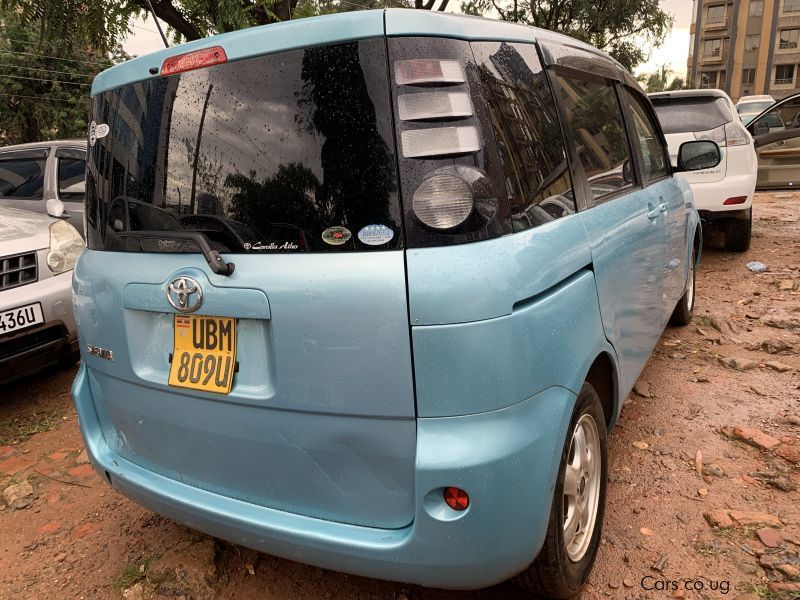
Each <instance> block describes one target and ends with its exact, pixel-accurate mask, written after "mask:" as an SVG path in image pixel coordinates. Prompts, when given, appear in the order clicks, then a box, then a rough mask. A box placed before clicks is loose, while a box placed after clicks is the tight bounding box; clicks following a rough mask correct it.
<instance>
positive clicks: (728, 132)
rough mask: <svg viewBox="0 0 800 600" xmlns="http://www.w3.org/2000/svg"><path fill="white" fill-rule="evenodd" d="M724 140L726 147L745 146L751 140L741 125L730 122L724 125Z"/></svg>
mask: <svg viewBox="0 0 800 600" xmlns="http://www.w3.org/2000/svg"><path fill="white" fill-rule="evenodd" d="M725 140H726V141H727V143H728V146H747V145H748V144H749V143H750V140H751V138H750V134H749V133H747V130H746V129H745V128H744V127H742V124H741V123H736V122H730V123H728V124H727V125H725Z"/></svg>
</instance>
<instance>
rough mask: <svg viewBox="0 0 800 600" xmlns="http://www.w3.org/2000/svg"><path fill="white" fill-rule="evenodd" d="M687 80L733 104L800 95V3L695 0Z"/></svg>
mask: <svg viewBox="0 0 800 600" xmlns="http://www.w3.org/2000/svg"><path fill="white" fill-rule="evenodd" d="M692 15H693V19H694V22H693V23H692V25H691V35H690V41H689V61H688V64H687V67H688V69H687V74H688V77H687V81H688V83H689V85H690V86H691V87H695V88H720V89H723V90H725V91H726V92H727V93H728V94H729V95H730V96H731V98H733V100H734V101H736V100H738V99H739V98H740V97H742V96H747V95H751V94H771V95H772V96H773V97H774V98H776V99H779V98H784V97H786V96H788V95H790V94H793V93H796V92H800V76H799V75H798V70H800V47H798V42H799V41H800V0H694V3H693V10H692Z"/></svg>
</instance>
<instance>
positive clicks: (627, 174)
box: [622, 160, 633, 183]
mask: <svg viewBox="0 0 800 600" xmlns="http://www.w3.org/2000/svg"><path fill="white" fill-rule="evenodd" d="M622 180H623V181H624V182H625V183H633V168H632V167H631V161H630V160H626V161H625V162H624V163H622Z"/></svg>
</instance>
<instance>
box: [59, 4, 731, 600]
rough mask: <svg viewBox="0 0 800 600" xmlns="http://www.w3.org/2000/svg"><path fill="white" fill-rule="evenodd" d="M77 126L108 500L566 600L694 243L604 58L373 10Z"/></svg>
mask: <svg viewBox="0 0 800 600" xmlns="http://www.w3.org/2000/svg"><path fill="white" fill-rule="evenodd" d="M91 118H92V124H91V128H90V131H89V155H88V166H87V182H86V193H87V203H86V223H87V243H88V248H89V249H88V250H87V251H86V252H85V253H84V254H83V255H82V257H81V258H80V260H79V263H78V265H77V268H76V270H75V275H74V292H75V311H76V315H77V318H78V321H79V335H80V342H81V352H82V364H81V368H80V371H79V373H78V376H77V379H76V380H75V383H74V386H73V395H74V399H75V404H76V406H77V410H78V414H79V417H80V424H81V429H82V431H83V436H84V440H85V443H86V447H87V448H88V451H89V455H90V457H91V460H92V463H93V464H94V466H95V468H96V469H97V470H98V472H99V473H101V474H102V475H103V477H104V478H105V479H106V480H107V481H108V483H109V484H110V485H111V486H112V487H114V489H116V490H118V491H119V492H121V493H123V494H125V495H126V496H128V497H129V498H131V499H133V500H134V501H136V502H138V503H140V504H142V505H143V506H146V507H148V508H150V509H152V510H154V511H156V512H158V513H161V514H162V515H166V516H168V517H170V518H172V519H175V520H176V521H179V522H181V523H184V524H186V525H188V526H189V527H193V528H195V529H198V530H201V531H205V532H207V533H209V534H211V535H214V536H218V537H220V538H224V539H226V540H230V541H231V542H234V543H237V544H241V545H244V546H248V547H250V548H254V549H257V550H261V551H264V552H268V553H270V554H274V555H277V556H282V557H286V558H289V559H293V560H297V561H302V562H306V563H311V564H314V565H319V566H322V567H327V568H331V569H336V570H340V571H345V572H349V573H356V574H360V575H365V576H370V577H378V578H383V579H391V580H398V581H404V582H412V583H418V584H422V585H425V586H433V587H445V588H477V587H483V586H488V585H491V584H494V583H496V582H500V581H503V580H506V579H509V578H512V577H515V576H517V581H519V582H520V583H521V584H522V585H523V586H525V587H527V588H529V589H531V590H535V591H538V592H539V593H543V594H545V595H547V596H550V597H554V598H566V597H570V596H572V595H574V594H575V593H577V591H578V590H579V589H580V586H581V584H582V583H583V582H584V581H585V579H586V577H587V576H588V573H589V571H590V569H591V567H592V564H593V562H594V558H595V554H596V552H597V547H598V543H599V539H600V530H601V525H602V519H603V509H604V503H605V487H606V471H607V462H606V432H607V431H608V429H610V427H611V426H612V425H613V424H614V422H615V421H616V419H617V417H618V415H619V412H620V408H621V406H622V402H623V399H624V398H625V396H626V395H627V394H628V392H629V390H630V389H631V388H632V386H633V384H634V382H635V381H636V378H637V376H638V375H639V373H640V371H641V370H642V368H643V366H644V364H645V361H647V359H648V357H649V356H650V353H651V352H652V350H653V348H654V346H655V344H656V342H657V340H658V338H659V336H660V335H661V332H662V330H663V328H664V327H665V325H666V324H667V323H668V322H669V321H670V320H672V322H674V323H676V324H686V323H688V322H689V320H690V319H691V316H692V308H693V303H694V269H695V264H696V260H697V256H698V253H699V249H700V234H701V231H700V222H699V219H698V216H697V212H696V211H695V208H694V206H693V202H692V196H691V192H690V190H689V187H688V186H687V185H686V184H685V183H683V182H682V181H681V180H680V179H677V178H675V177H673V169H672V167H671V166H670V161H669V156H668V152H667V146H666V143H665V142H664V137H663V135H662V132H661V128H660V126H659V124H658V121H657V120H656V118H655V116H654V112H653V110H652V107H651V105H650V102H649V101H648V99H647V97H646V96H645V95H644V94H643V93H642V92H641V90H640V89H639V87H638V85H637V84H636V83H635V81H634V80H633V79H632V78H631V76H630V75H629V74H628V73H627V72H626V71H625V70H624V69H623V68H622V67H621V66H620V65H619V64H618V63H616V62H614V61H613V60H612V59H610V58H609V57H608V56H606V55H604V54H603V53H601V52H599V51H597V50H595V49H593V48H592V47H590V46H587V45H585V44H582V43H580V42H577V41H575V40H573V39H570V38H567V37H564V36H561V35H558V34H554V33H550V32H546V31H540V30H535V29H531V28H528V27H523V26H519V25H515V24H510V23H501V22H496V21H490V20H484V19H476V18H467V17H461V16H454V15H449V14H437V13H431V12H426V11H411V10H391V9H390V10H378V11H365V12H356V13H346V14H338V15H335V16H327V17H320V18H313V19H303V20H300V21H292V22H288V23H281V24H277V25H269V26H267V27H263V28H262V27H259V28H253V29H247V30H244V31H239V32H235V33H230V34H225V35H221V36H217V37H214V38H209V39H207V40H202V41H199V42H193V43H190V44H186V45H184V46H180V47H177V48H170V49H167V50H162V51H159V52H156V53H153V54H151V55H148V56H144V57H141V58H137V59H135V60H132V61H129V62H127V63H125V64H122V65H119V66H117V67H114V68H112V69H109V70H108V71H105V72H103V73H101V74H100V75H99V76H98V77H97V78H96V79H95V81H94V84H93V87H92V116H91ZM719 160H720V154H719V149H718V148H717V146H716V145H715V144H714V143H713V142H708V141H697V142H689V143H686V144H684V146H683V148H682V149H681V156H680V167H679V168H680V169H682V170H689V169H702V168H710V167H711V166H713V165H714V164H716V163H718V162H719Z"/></svg>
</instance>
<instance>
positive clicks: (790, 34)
mask: <svg viewBox="0 0 800 600" xmlns="http://www.w3.org/2000/svg"><path fill="white" fill-rule="evenodd" d="M798 39H800V29H784V30H783V31H781V34H780V41H779V42H778V48H780V49H781V50H790V49H793V48H797V42H798Z"/></svg>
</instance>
